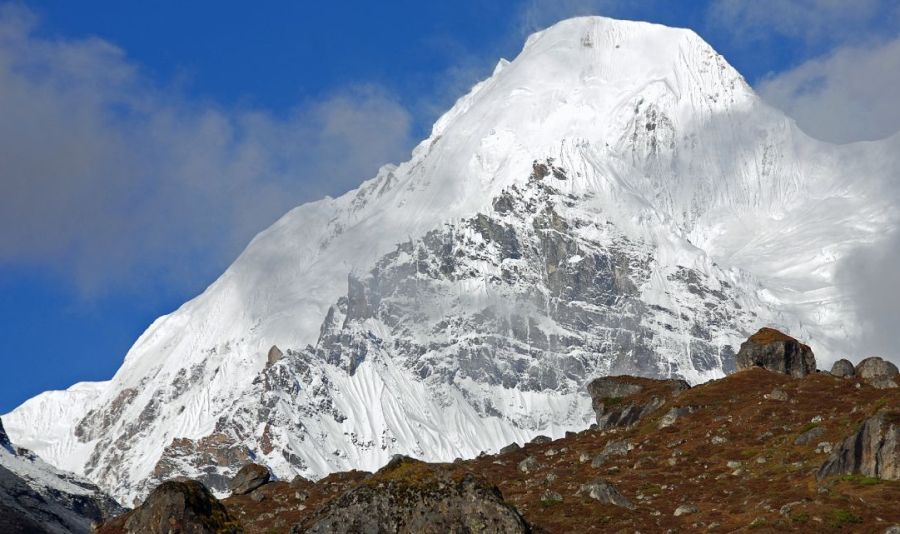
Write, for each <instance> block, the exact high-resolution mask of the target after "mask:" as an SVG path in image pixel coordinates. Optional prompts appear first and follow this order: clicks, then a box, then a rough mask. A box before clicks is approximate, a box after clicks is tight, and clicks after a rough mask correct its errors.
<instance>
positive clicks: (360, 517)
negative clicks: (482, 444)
mask: <svg viewBox="0 0 900 534" xmlns="http://www.w3.org/2000/svg"><path fill="white" fill-rule="evenodd" d="M529 531H530V529H529V527H528V525H527V524H526V522H525V520H524V519H523V518H522V516H521V515H519V513H518V512H517V511H516V509H515V508H513V507H512V506H510V505H508V504H506V503H505V502H504V500H503V497H502V495H501V494H500V491H499V490H498V489H497V488H496V486H492V485H489V484H487V483H486V482H485V481H483V480H481V479H480V478H477V477H475V476H474V475H472V474H467V475H465V476H464V477H463V478H462V479H461V480H455V479H453V478H451V477H450V476H449V475H448V474H446V473H444V472H443V471H441V470H440V469H439V468H436V467H434V466H431V465H428V464H425V463H423V462H419V461H417V460H412V459H409V458H407V459H404V460H403V461H401V462H398V463H397V464H395V465H392V466H390V467H385V468H383V469H382V470H381V471H379V472H378V473H376V474H375V475H373V477H372V478H371V479H370V480H369V481H368V483H365V484H362V485H360V486H357V487H356V488H354V489H352V490H350V491H348V492H347V493H345V494H344V495H342V496H340V497H338V498H337V499H335V500H334V501H331V502H330V503H328V504H327V505H325V506H324V507H323V508H322V509H320V510H317V511H316V512H315V513H314V514H313V515H312V516H311V517H310V518H308V519H307V520H306V521H304V522H303V523H302V524H299V525H295V526H294V527H293V529H292V531H291V532H296V533H300V532H309V533H326V532H327V533H349V532H392V533H444V532H473V533H475V532H484V533H488V532H490V533H494V532H497V533H524V532H529Z"/></svg>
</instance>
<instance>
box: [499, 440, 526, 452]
mask: <svg viewBox="0 0 900 534" xmlns="http://www.w3.org/2000/svg"><path fill="white" fill-rule="evenodd" d="M521 449H522V446H521V445H519V444H518V443H516V442H515V441H514V442H512V443H510V444H509V445H507V446H506V447H503V448H502V449H500V454H506V453H510V452H516V451H518V450H521Z"/></svg>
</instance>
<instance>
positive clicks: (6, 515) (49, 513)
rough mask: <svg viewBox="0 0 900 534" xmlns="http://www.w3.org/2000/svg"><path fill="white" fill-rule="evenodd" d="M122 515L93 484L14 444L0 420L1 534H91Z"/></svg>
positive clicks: (116, 506)
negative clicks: (108, 521) (17, 533)
mask: <svg viewBox="0 0 900 534" xmlns="http://www.w3.org/2000/svg"><path fill="white" fill-rule="evenodd" d="M122 512H124V509H122V507H121V506H119V505H118V504H117V503H116V502H115V501H114V500H113V499H112V498H110V497H109V496H108V495H106V494H104V493H103V492H102V491H100V489H99V488H98V487H97V486H95V485H94V484H91V483H90V482H89V481H87V480H85V479H83V478H81V477H79V476H77V475H74V474H72V473H65V472H62V471H59V470H58V469H55V468H54V467H52V466H50V465H47V464H46V463H44V462H43V461H42V460H41V459H40V458H38V457H37V456H36V455H35V454H34V453H32V452H31V451H28V450H26V449H22V448H20V447H17V446H16V445H14V444H13V443H11V442H10V440H9V437H8V436H7V435H6V432H5V430H4V428H3V422H2V421H0V532H23V533H25V532H27V533H39V532H47V533H59V534H72V533H81V532H84V533H87V532H89V531H90V530H91V526H92V525H93V524H100V523H102V522H103V521H106V520H108V519H110V518H111V517H113V516H115V515H117V514H120V513H122Z"/></svg>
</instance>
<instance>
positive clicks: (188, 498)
mask: <svg viewBox="0 0 900 534" xmlns="http://www.w3.org/2000/svg"><path fill="white" fill-rule="evenodd" d="M240 532H243V529H242V528H241V526H240V523H238V522H237V521H236V520H235V519H233V518H232V517H231V516H230V515H229V514H228V511H227V510H226V509H225V506H223V505H222V503H220V502H219V500H218V499H216V498H215V497H214V496H213V494H212V493H210V492H209V490H208V489H206V486H204V485H203V484H201V483H200V482H197V481H196V480H178V481H175V480H170V481H167V482H163V483H162V484H160V485H159V486H157V488H156V489H155V490H153V492H151V493H150V495H149V496H148V497H147V500H145V501H144V503H143V504H141V505H140V506H138V507H137V508H135V509H134V510H133V511H131V512H128V513H127V514H125V515H123V516H120V517H117V518H116V519H114V520H112V521H110V522H108V523H106V524H104V525H103V526H101V527H100V529H99V530H98V534H117V533H128V534H174V533H180V534H207V533H209V534H213V533H214V534H238V533H240Z"/></svg>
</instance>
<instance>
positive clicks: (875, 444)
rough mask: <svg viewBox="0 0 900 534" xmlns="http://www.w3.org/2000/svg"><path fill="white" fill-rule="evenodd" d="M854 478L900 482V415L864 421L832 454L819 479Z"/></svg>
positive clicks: (893, 413)
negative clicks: (830, 477)
mask: <svg viewBox="0 0 900 534" xmlns="http://www.w3.org/2000/svg"><path fill="white" fill-rule="evenodd" d="M854 474H859V475H864V476H869V477H876V478H883V479H886V480H900V412H898V411H891V412H887V411H881V412H879V413H877V414H875V415H873V416H872V417H870V418H868V419H866V420H865V421H863V424H862V425H860V427H859V429H858V430H857V431H856V432H855V433H854V434H852V435H851V436H848V437H847V438H846V439H845V440H844V442H843V443H842V444H841V445H840V446H839V447H837V448H835V449H834V450H833V451H832V453H831V456H829V457H828V459H827V460H826V461H825V463H824V464H822V466H821V467H820V468H819V471H818V472H817V473H816V476H817V477H818V478H819V479H822V478H825V477H828V476H833V475H854Z"/></svg>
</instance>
